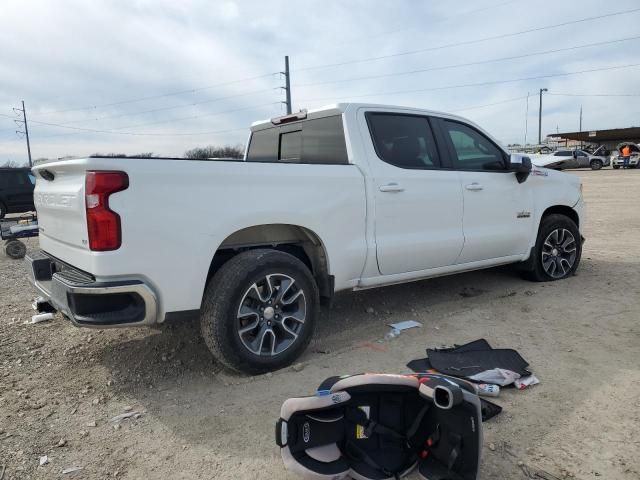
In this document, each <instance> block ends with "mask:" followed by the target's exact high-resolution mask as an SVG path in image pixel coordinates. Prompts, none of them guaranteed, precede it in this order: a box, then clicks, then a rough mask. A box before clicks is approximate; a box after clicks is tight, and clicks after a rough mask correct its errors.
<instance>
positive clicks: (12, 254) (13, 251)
mask: <svg viewBox="0 0 640 480" xmlns="http://www.w3.org/2000/svg"><path fill="white" fill-rule="evenodd" d="M4 253H6V254H7V257H9V258H13V259H14V260H19V259H21V258H24V256H25V255H26V254H27V246H26V245H25V244H24V243H22V242H21V241H20V240H9V241H8V242H7V243H6V245H5V246H4Z"/></svg>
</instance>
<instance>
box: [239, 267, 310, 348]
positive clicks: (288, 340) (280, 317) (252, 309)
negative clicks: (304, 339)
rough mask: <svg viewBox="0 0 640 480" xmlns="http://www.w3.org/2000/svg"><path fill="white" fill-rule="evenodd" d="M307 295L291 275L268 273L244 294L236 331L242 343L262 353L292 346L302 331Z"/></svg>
mask: <svg viewBox="0 0 640 480" xmlns="http://www.w3.org/2000/svg"><path fill="white" fill-rule="evenodd" d="M306 315H307V299H306V296H305V293H304V290H302V289H301V288H300V287H299V286H298V284H297V283H296V281H295V280H294V279H293V278H291V277H290V276H288V275H285V274H282V273H274V274H270V275H266V276H265V277H263V278H262V279H261V280H259V281H257V282H255V283H254V284H252V285H251V286H250V287H249V288H248V289H247V291H246V292H245V293H244V295H243V296H242V300H241V301H240V306H239V307H238V313H237V332H238V335H239V336H240V340H241V341H242V344H243V345H244V346H245V348H246V349H247V350H249V351H250V352H251V353H253V354H255V355H259V356H274V355H278V354H281V353H282V352H284V351H285V350H287V349H288V348H289V347H291V346H292V345H293V344H294V343H295V342H296V340H297V339H298V336H299V335H300V333H301V332H302V328H303V327H304V323H305V319H306Z"/></svg>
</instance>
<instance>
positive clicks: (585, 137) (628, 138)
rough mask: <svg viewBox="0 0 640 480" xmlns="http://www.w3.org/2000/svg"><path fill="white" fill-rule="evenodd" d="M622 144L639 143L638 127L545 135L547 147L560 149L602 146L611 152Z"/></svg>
mask: <svg viewBox="0 0 640 480" xmlns="http://www.w3.org/2000/svg"><path fill="white" fill-rule="evenodd" d="M622 142H633V143H640V127H630V128H612V129H610V130H589V131H587V130H585V131H583V132H566V133H555V134H552V135H547V144H548V145H549V146H555V147H556V148H557V147H562V148H572V147H575V148H578V147H580V145H582V146H583V147H584V146H587V145H592V146H594V147H599V146H600V145H604V146H605V147H606V148H607V149H609V150H613V149H615V148H616V146H617V145H618V144H620V143H622Z"/></svg>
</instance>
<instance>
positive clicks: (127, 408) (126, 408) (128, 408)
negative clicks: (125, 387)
mask: <svg viewBox="0 0 640 480" xmlns="http://www.w3.org/2000/svg"><path fill="white" fill-rule="evenodd" d="M123 410H124V411H125V412H130V411H131V410H133V407H132V406H131V405H127V406H126V407H124V408H123Z"/></svg>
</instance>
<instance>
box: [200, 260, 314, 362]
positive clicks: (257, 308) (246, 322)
mask: <svg viewBox="0 0 640 480" xmlns="http://www.w3.org/2000/svg"><path fill="white" fill-rule="evenodd" d="M318 304H319V293H318V287H317V285H316V283H315V281H314V279H313V276H312V275H311V272H310V271H309V269H308V268H307V266H306V265H305V264H304V263H302V262H301V261H300V260H299V259H298V258H296V257H294V256H293V255H290V254H288V253H284V252H280V251H276V250H267V249H259V250H249V251H246V252H243V253H240V254H238V255H236V256H235V257H233V258H232V259H231V260H229V261H228V262H227V263H225V264H224V265H223V266H222V268H221V269H220V270H219V271H218V272H217V273H216V274H215V276H214V277H213V279H212V280H211V281H210V282H209V285H208V286H207V288H206V290H205V294H204V301H203V307H202V312H201V317H200V325H201V331H202V336H203V337H204V340H205V343H206V344H207V347H209V350H211V353H213V355H214V357H216V358H217V359H218V360H219V361H220V362H221V363H223V364H224V365H226V366H227V367H229V368H231V369H233V370H238V371H242V372H246V373H251V374H257V373H263V372H268V371H271V370H277V369H279V368H282V367H285V366H286V365H289V364H290V363H292V362H293V361H294V360H295V359H296V358H298V356H300V354H301V353H302V352H303V351H304V350H305V348H306V347H307V345H308V344H309V341H310V340H311V337H312V335H313V330H314V325H315V320H316V316H317V309H318Z"/></svg>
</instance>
